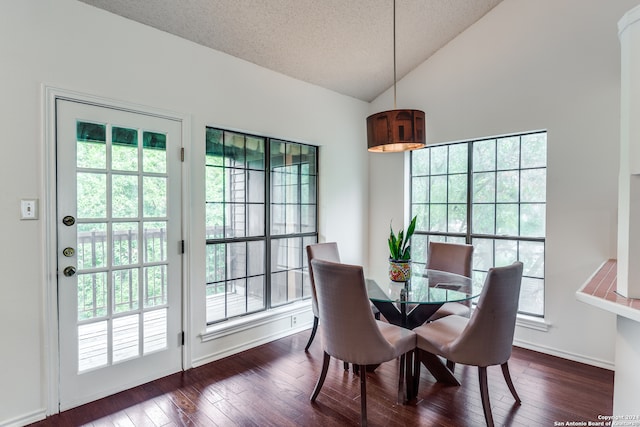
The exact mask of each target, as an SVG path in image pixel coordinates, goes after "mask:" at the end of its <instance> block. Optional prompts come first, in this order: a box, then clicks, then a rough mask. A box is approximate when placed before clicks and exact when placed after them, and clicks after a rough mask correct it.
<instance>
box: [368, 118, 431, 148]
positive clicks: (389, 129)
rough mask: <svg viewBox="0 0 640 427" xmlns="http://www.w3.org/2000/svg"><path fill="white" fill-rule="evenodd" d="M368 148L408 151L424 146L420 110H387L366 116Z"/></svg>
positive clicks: (422, 122) (423, 120)
mask: <svg viewBox="0 0 640 427" xmlns="http://www.w3.org/2000/svg"><path fill="white" fill-rule="evenodd" d="M367 146H368V150H369V151H371V152H376V153H388V152H391V153H392V152H399V151H408V150H415V149H418V148H422V147H424V146H425V115H424V111H420V110H388V111H382V112H380V113H376V114H372V115H370V116H369V117H367Z"/></svg>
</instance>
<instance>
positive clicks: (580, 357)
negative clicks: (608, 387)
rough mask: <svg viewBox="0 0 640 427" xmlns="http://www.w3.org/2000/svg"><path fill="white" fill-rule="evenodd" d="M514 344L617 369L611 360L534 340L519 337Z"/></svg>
mask: <svg viewBox="0 0 640 427" xmlns="http://www.w3.org/2000/svg"><path fill="white" fill-rule="evenodd" d="M513 345H514V346H516V347H522V348H526V349H528V350H533V351H537V352H540V353H544V354H549V355H551V356H557V357H560V358H562V359H567V360H572V361H574V362H579V363H584V364H586V365H591V366H596V367H598V368H604V369H608V370H610V371H615V363H614V362H613V361H610V360H602V359H596V358H593V357H589V356H584V355H581V354H577V353H571V352H567V351H561V350H558V349H555V348H551V347H547V346H542V345H538V344H534V343H532V342H528V341H523V340H517V339H516V340H514V341H513Z"/></svg>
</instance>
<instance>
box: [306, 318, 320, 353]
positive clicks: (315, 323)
mask: <svg viewBox="0 0 640 427" xmlns="http://www.w3.org/2000/svg"><path fill="white" fill-rule="evenodd" d="M316 332H318V318H317V317H316V316H313V328H312V329H311V336H310V337H309V341H308V342H307V345H306V347H305V348H304V351H308V350H309V347H310V346H311V343H312V342H313V339H314V338H315V337H316Z"/></svg>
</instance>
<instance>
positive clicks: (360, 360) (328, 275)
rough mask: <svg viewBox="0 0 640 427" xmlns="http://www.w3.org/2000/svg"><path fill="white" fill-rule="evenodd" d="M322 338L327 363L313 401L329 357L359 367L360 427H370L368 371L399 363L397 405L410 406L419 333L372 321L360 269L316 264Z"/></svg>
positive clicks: (322, 376)
mask: <svg viewBox="0 0 640 427" xmlns="http://www.w3.org/2000/svg"><path fill="white" fill-rule="evenodd" d="M311 266H312V269H313V274H314V276H315V283H316V293H317V297H318V309H319V313H320V318H321V319H322V321H321V322H320V335H321V338H322V349H323V352H324V358H323V363H322V371H321V373H320V377H319V378H318V382H317V384H316V386H315V389H314V390H313V394H312V395H311V401H312V402H313V401H315V400H316V398H317V397H318V394H319V393H320V389H321V388H322V384H323V383H324V380H325V378H326V376H327V371H328V368H329V361H330V359H331V357H334V358H336V359H339V360H343V361H345V362H348V363H353V364H354V365H357V366H358V367H359V375H360V393H361V395H360V407H361V415H360V417H361V425H366V424H367V394H366V393H367V390H366V378H367V370H366V366H367V365H376V364H381V363H384V362H387V361H390V360H393V359H396V358H400V363H399V365H400V369H399V380H398V402H399V403H404V402H405V400H406V394H405V392H406V388H405V379H404V377H405V372H406V370H407V368H409V369H410V368H411V364H410V363H409V362H410V360H411V357H408V358H407V357H406V353H407V352H413V351H414V349H415V345H416V336H415V333H414V332H412V331H411V330H408V329H405V328H402V327H400V326H396V325H392V324H390V323H386V322H381V321H379V320H376V319H375V318H374V317H373V312H372V311H371V306H370V303H369V298H368V296H367V289H366V286H365V280H364V274H363V271H362V267H360V266H356V265H347V264H339V263H335V262H329V261H323V260H320V259H313V260H312V261H311Z"/></svg>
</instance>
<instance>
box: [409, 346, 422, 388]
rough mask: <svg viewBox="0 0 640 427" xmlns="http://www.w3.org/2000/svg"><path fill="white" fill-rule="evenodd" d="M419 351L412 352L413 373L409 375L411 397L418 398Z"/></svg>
mask: <svg viewBox="0 0 640 427" xmlns="http://www.w3.org/2000/svg"><path fill="white" fill-rule="evenodd" d="M420 351H421V350H418V349H415V350H414V351H413V372H412V373H411V375H412V376H413V378H412V379H413V386H412V390H411V392H412V393H411V394H412V397H418V385H419V384H420V364H421V363H420Z"/></svg>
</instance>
